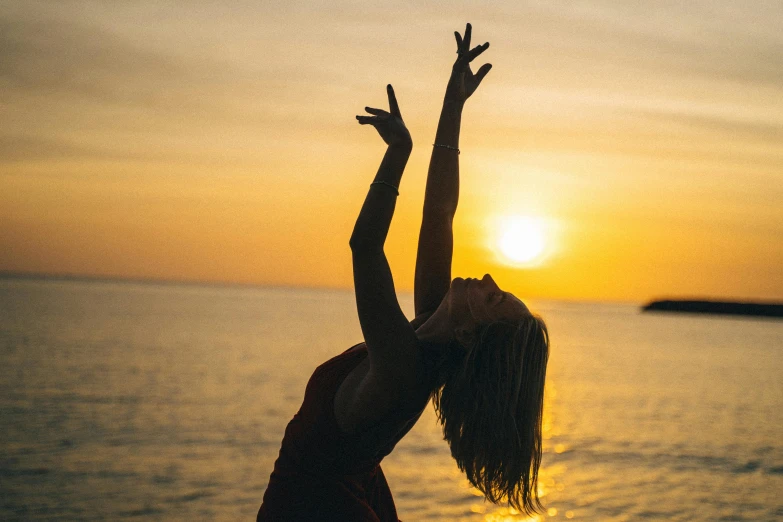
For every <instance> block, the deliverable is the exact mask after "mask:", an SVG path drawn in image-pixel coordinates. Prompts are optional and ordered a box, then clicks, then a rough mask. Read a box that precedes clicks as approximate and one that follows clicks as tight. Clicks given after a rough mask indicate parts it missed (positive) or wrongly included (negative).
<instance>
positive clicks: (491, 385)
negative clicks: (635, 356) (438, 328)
mask: <svg viewBox="0 0 783 522" xmlns="http://www.w3.org/2000/svg"><path fill="white" fill-rule="evenodd" d="M461 352H462V353H461V355H456V353H457V349H456V348H455V347H454V346H450V347H449V349H448V350H447V353H448V355H447V356H446V359H445V360H443V361H442V364H441V365H440V368H439V372H438V375H439V379H438V382H437V387H436V389H435V391H434V392H433V394H432V402H433V404H434V406H435V412H436V413H437V415H438V420H440V422H441V424H442V426H443V435H444V439H445V440H446V441H448V443H449V446H450V448H451V454H452V456H453V457H454V458H455V459H456V461H457V465H458V466H459V469H460V470H462V471H464V472H465V473H466V475H467V477H468V480H469V481H470V483H471V484H472V485H473V486H474V487H476V488H477V489H478V490H480V491H481V492H482V493H483V494H484V495H485V496H486V498H487V499H489V500H490V501H491V502H493V503H496V504H497V503H499V502H501V501H502V500H507V501H508V503H509V504H510V505H511V506H512V507H514V508H515V509H517V510H519V511H521V512H524V513H525V514H527V515H533V514H534V513H536V512H541V511H542V510H543V506H542V505H541V501H540V500H539V498H538V468H539V466H540V464H541V450H542V448H541V424H542V411H543V407H544V380H545V378H546V365H547V360H548V359H549V333H548V331H547V328H546V325H545V324H544V321H543V320H542V319H541V318H539V317H537V316H528V317H526V318H525V319H524V320H522V321H521V322H519V323H514V324H511V323H506V322H496V323H492V324H490V325H487V326H483V327H480V328H479V329H478V330H477V331H476V336H475V341H474V343H473V345H472V346H471V347H470V348H469V349H468V351H467V352H465V351H464V348H462V349H461Z"/></svg>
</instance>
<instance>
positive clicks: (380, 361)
mask: <svg viewBox="0 0 783 522" xmlns="http://www.w3.org/2000/svg"><path fill="white" fill-rule="evenodd" d="M386 90H387V93H388V96H389V112H387V111H384V110H381V109H374V108H372V107H365V110H366V111H367V112H368V113H370V114H371V115H372V116H356V119H357V120H359V123H360V124H362V125H372V126H373V127H375V130H377V131H378V134H380V135H381V138H383V141H384V142H386V144H387V145H388V148H387V150H386V154H385V155H384V156H383V161H382V162H381V165H380V167H379V168H378V172H377V174H376V175H375V179H374V180H373V182H372V183H371V184H370V189H369V192H368V193H367V197H366V198H365V200H364V204H363V205H362V210H361V212H360V213H359V217H358V218H357V219H356V225H355V226H354V229H353V234H352V235H351V241H350V245H351V253H352V258H353V280H354V290H355V293H356V309H357V311H358V314H359V323H360V324H361V327H362V333H363V334H364V341H365V343H366V344H367V351H368V354H369V357H370V361H371V363H372V366H373V368H374V369H375V370H376V371H379V372H382V373H384V374H386V375H394V374H395V371H396V370H403V371H405V370H407V369H409V364H408V363H409V362H410V359H409V358H410V357H411V356H415V348H416V346H417V344H416V332H415V331H414V330H413V328H412V327H411V325H410V323H409V322H408V320H407V319H406V317H405V314H403V312H402V310H401V309H400V305H399V303H398V301H397V295H396V294H395V291H394V281H393V279H392V274H391V270H390V268H389V263H388V261H387V260H386V254H385V253H384V251H383V245H384V242H385V241H386V235H387V233H388V232H389V225H390V224H391V219H392V215H393V214H394V207H395V204H396V201H397V195H398V187H399V185H400V179H401V178H402V173H403V170H404V169H405V165H406V163H407V162H408V157H409V156H410V153H411V150H412V148H413V142H412V140H411V136H410V133H409V132H408V129H407V128H406V127H405V123H404V122H403V121H402V115H401V114H400V108H399V106H398V104H397V99H396V97H395V95H394V90H393V89H392V86H391V85H389V86H387V88H386Z"/></svg>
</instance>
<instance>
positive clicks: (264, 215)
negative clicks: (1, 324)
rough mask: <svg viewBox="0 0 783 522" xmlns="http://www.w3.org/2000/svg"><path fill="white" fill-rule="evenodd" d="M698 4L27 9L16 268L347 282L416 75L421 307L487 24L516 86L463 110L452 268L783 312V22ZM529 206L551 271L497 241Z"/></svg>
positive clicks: (13, 182) (560, 291)
mask: <svg viewBox="0 0 783 522" xmlns="http://www.w3.org/2000/svg"><path fill="white" fill-rule="evenodd" d="M681 4H682V5H680V4H679V3H678V4H671V5H670V4H666V5H664V4H662V3H657V2H656V3H650V2H641V1H637V2H630V1H628V2H584V3H578V4H575V3H571V2H562V3H561V2H532V3H523V2H510V1H509V2H495V3H486V2H480V3H479V2H456V3H449V4H448V7H447V8H445V7H444V5H445V4H443V3H440V2H438V3H435V2H424V3H421V2H417V3H409V4H403V3H393V4H392V3H388V2H331V3H325V2H317V3H316V2H310V3H306V2H238V3H231V4H228V3H219V2H196V3H180V2H174V3H161V2H147V3H145V2H134V3H128V4H125V3H86V2H85V3H82V2H64V3H59V2H32V1H31V2H15V3H6V4H4V5H3V6H1V7H0V53H1V54H0V58H1V60H0V63H1V65H0V115H1V116H0V118H1V119H2V121H3V125H2V126H0V271H8V272H26V273H57V274H79V275H90V276H93V275H95V276H111V277H117V276H118V277H142V278H156V279H159V278H163V279H175V280H204V281H225V282H241V283H256V284H275V285H308V286H333V287H347V286H350V284H351V271H350V252H349V249H348V238H349V236H350V233H351V228H352V226H353V220H354V219H355V217H356V215H357V213H358V210H359V208H360V206H361V203H362V200H363V198H364V195H365V194H366V190H367V187H368V183H369V182H370V181H371V179H372V176H373V175H374V173H375V169H376V168H377V164H378V162H379V160H380V158H381V156H382V154H383V145H382V143H381V141H380V139H379V138H378V137H377V136H376V135H375V134H374V133H373V132H372V130H371V129H368V128H364V127H360V126H359V125H357V124H356V122H355V120H354V115H355V114H357V113H359V112H361V109H362V108H363V107H364V106H365V105H373V106H385V105H384V104H385V92H384V85H385V84H386V83H392V84H393V85H394V86H395V89H396V91H397V96H398V99H399V101H400V105H401V108H402V113H403V116H404V117H405V120H406V122H407V124H408V127H409V128H410V129H411V133H412V135H413V138H414V143H415V148H414V152H413V156H412V158H411V161H410V163H409V165H408V169H407V171H406V174H405V177H404V178H403V181H402V185H401V188H400V192H401V195H400V198H399V202H398V207H397V208H398V210H397V214H396V216H395V221H394V223H393V224H392V230H391V233H390V237H389V240H388V243H387V249H386V250H387V253H388V256H389V258H390V262H391V265H392V268H393V270H394V273H395V281H396V282H397V287H398V288H399V289H402V290H410V289H411V286H412V281H413V263H414V256H415V247H416V240H417V235H418V225H419V220H420V212H421V206H422V200H423V193H424V183H425V173H426V168H427V161H428V159H429V153H430V145H431V143H432V138H433V136H434V133H435V124H436V122H437V116H438V112H439V105H440V101H441V99H442V95H443V90H444V87H445V82H446V80H447V78H448V73H449V69H450V65H451V62H452V60H453V58H454V40H453V36H452V32H453V30H455V29H460V30H461V29H462V28H464V22H465V21H470V22H472V23H473V26H474V40H475V43H481V42H483V41H485V40H488V41H490V42H491V44H492V45H491V47H490V49H489V50H488V51H487V52H486V53H485V54H484V56H482V57H481V58H480V59H479V63H483V61H484V60H482V59H484V58H486V61H490V62H491V63H493V65H494V68H493V70H492V72H491V73H490V74H489V75H488V76H487V79H486V80H485V82H484V84H483V85H482V86H481V88H480V90H479V91H478V92H477V93H476V95H475V96H474V98H472V99H471V100H469V103H468V105H467V108H466V110H465V114H464V118H463V133H462V140H461V145H460V146H461V149H462V155H461V156H460V158H461V166H462V195H461V200H460V209H459V212H458V216H457V221H456V223H455V233H456V250H455V260H454V268H455V275H466V276H480V275H482V274H483V273H485V272H490V273H492V274H493V275H495V276H496V279H497V280H498V282H499V283H500V284H501V285H502V286H506V287H508V288H509V289H510V290H512V291H515V292H516V293H518V294H519V295H521V296H523V297H544V298H565V299H596V300H635V301H643V300H647V299H650V298H654V297H662V296H674V297H677V296H704V297H714V298H744V299H782V298H783V204H781V201H783V75H782V74H781V71H783V34H782V33H781V32H780V30H779V20H780V19H781V18H783V5H781V4H780V3H776V2H771V3H758V2H754V3H752V5H751V4H747V5H746V4H745V3H740V2H730V1H703V2H683V3H681ZM326 5H328V6H329V8H326V7H325V6H326ZM404 6H405V7H404ZM506 215H524V216H533V217H537V218H541V219H542V220H543V221H544V222H545V223H547V240H548V242H549V250H550V252H549V255H548V257H547V259H546V260H545V262H543V263H542V264H541V265H540V266H538V267H536V268H514V267H509V266H505V265H503V264H501V263H499V262H498V259H497V255H496V253H495V252H493V250H492V248H491V247H488V246H487V245H488V243H489V244H491V243H492V237H494V235H496V230H495V229H493V227H492V223H495V221H496V220H497V219H498V218H499V217H501V216H506Z"/></svg>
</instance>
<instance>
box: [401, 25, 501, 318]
mask: <svg viewBox="0 0 783 522" xmlns="http://www.w3.org/2000/svg"><path fill="white" fill-rule="evenodd" d="M471 31H472V28H471V26H470V24H467V26H466V27H465V35H464V37H463V36H460V34H459V33H458V32H456V31H455V32H454V36H455V37H456V39H457V55H458V56H457V60H456V62H454V66H453V67H452V70H451V77H450V78H449V83H448V85H447V87H446V95H445V97H444V100H443V109H442V110H441V113H440V120H439V121H438V130H437V133H436V134H435V143H434V145H433V148H432V158H431V159H430V168H429V171H428V173H427V189H426V192H425V196H424V215H423V218H422V222H421V232H420V234H419V247H418V252H417V254H416V277H415V281H414V303H415V309H416V316H417V317H419V316H421V315H423V314H429V313H432V312H433V311H435V309H436V308H437V307H438V305H439V304H440V302H441V301H442V300H443V296H445V295H446V292H448V290H449V285H450V284H451V256H452V252H453V249H454V237H453V232H452V221H453V219H454V214H455V213H456V211H457V201H458V200H459V131H460V124H461V120H462V108H463V107H464V105H465V101H466V100H467V99H468V98H469V97H470V95H471V94H473V92H474V91H475V90H476V88H477V87H478V86H479V84H480V83H481V80H483V79H484V76H486V74H487V73H488V72H489V70H490V69H491V68H492V65H491V64H484V65H482V66H481V68H479V70H478V72H477V73H476V74H473V71H471V69H470V62H471V61H473V59H474V58H476V57H477V56H478V55H480V54H481V53H483V52H484V51H486V50H487V48H488V47H489V43H484V44H483V45H479V46H476V47H475V48H473V49H471V48H470V38H471Z"/></svg>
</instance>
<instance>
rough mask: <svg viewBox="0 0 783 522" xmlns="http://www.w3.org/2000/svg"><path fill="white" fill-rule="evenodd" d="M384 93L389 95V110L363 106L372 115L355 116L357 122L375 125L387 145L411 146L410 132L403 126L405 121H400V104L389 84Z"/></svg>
mask: <svg viewBox="0 0 783 522" xmlns="http://www.w3.org/2000/svg"><path fill="white" fill-rule="evenodd" d="M386 93H387V94H388V95H389V112H386V111H384V110H383V109H374V108H372V107H365V108H364V110H365V111H367V112H369V113H370V114H372V116H356V119H357V120H359V123H360V124H362V125H372V126H373V127H375V130H377V131H378V134H380V135H381V138H383V141H385V142H386V144H387V145H389V146H392V145H405V146H409V147H410V146H413V140H411V134H410V132H408V129H407V127H405V122H404V121H402V115H401V114H400V106H399V105H397V97H396V96H394V89H393V88H392V86H391V85H387V86H386Z"/></svg>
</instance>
